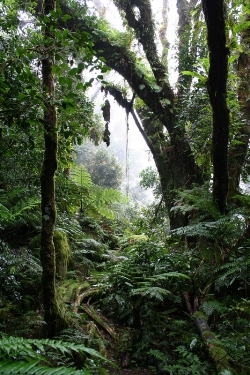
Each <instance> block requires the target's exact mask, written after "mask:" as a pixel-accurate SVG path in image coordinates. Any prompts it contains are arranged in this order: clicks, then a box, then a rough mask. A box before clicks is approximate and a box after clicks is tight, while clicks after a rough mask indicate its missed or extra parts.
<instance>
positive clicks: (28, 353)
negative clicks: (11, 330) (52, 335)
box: [0, 336, 113, 375]
mask: <svg viewBox="0 0 250 375" xmlns="http://www.w3.org/2000/svg"><path fill="white" fill-rule="evenodd" d="M51 351H54V352H58V353H60V354H61V356H60V358H62V357H67V356H68V357H72V355H73V353H77V354H80V355H85V356H90V357H91V358H95V359H97V360H102V361H107V362H109V363H110V364H112V365H113V363H112V362H110V361H109V360H107V359H106V358H104V357H103V356H102V355H101V354H100V353H98V352H97V351H96V350H94V349H92V348H88V347H86V346H85V345H83V344H75V343H72V342H67V341H62V340H50V339H41V340H38V339H25V338H23V337H12V336H10V337H2V338H1V339H0V357H1V359H2V360H1V361H0V373H1V374H3V375H5V374H6V375H7V374H13V375H14V374H27V375H31V374H32V375H38V374H39V375H54V374H55V375H59V374H64V375H68V374H69V375H71V374H72V375H73V374H74V375H75V374H78V375H87V374H91V372H89V371H88V370H87V369H83V370H81V371H77V370H76V369H75V368H74V369H72V368H67V367H57V368H52V367H49V364H50V363H49V360H48V358H49V357H50V352H51ZM13 359H14V360H13ZM41 362H43V363H47V366H41Z"/></svg>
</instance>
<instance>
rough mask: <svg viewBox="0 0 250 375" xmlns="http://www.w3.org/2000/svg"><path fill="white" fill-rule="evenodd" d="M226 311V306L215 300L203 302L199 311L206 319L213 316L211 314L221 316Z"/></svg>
mask: <svg viewBox="0 0 250 375" xmlns="http://www.w3.org/2000/svg"><path fill="white" fill-rule="evenodd" d="M226 309H227V308H226V306H225V305H224V304H223V303H221V302H219V301H217V300H211V301H204V302H203V303H202V304H201V310H202V311H203V312H204V314H205V315H206V316H207V317H209V316H210V315H211V314H213V312H218V313H220V314H223V313H224V312H225V311H226Z"/></svg>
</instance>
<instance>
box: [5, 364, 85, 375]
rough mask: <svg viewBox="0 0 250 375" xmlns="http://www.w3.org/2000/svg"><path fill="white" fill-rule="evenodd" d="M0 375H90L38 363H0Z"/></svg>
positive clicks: (83, 371)
mask: <svg viewBox="0 0 250 375" xmlns="http://www.w3.org/2000/svg"><path fill="white" fill-rule="evenodd" d="M0 374H1V375H19V374H20V375H21V374H22V375H91V372H89V371H88V370H76V369H75V368H67V367H57V368H51V367H48V366H42V365H40V364H39V361H31V362H23V361H17V362H15V361H12V362H11V363H10V362H8V361H0Z"/></svg>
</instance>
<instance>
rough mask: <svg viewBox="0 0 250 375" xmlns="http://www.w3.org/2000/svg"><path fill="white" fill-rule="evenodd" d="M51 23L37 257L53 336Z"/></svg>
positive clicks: (51, 3) (49, 5)
mask: <svg viewBox="0 0 250 375" xmlns="http://www.w3.org/2000/svg"><path fill="white" fill-rule="evenodd" d="M55 7H56V3H55V0H45V1H44V15H45V16H46V15H48V14H49V13H50V11H51V10H55ZM50 26H51V25H50V23H49V22H47V23H46V21H45V31H44V45H45V49H47V51H53V52H50V53H49V52H47V54H48V56H46V57H45V58H44V59H43V60H42V80H43V94H44V106H45V109H44V142H45V151H44V160H43V165H42V171H41V178H40V179H41V196H42V202H41V209H42V230H41V251H40V258H41V263H42V268H43V273H42V288H43V307H44V320H45V322H46V328H45V331H46V332H45V336H48V337H50V338H51V337H53V336H55V335H56V334H58V332H59V331H60V329H61V328H62V326H64V323H65V322H64V320H63V319H62V317H61V314H60V311H59V307H58V305H57V300H56V288H55V274H56V263H55V248H54V242H53V235H54V226H55V220H56V207H55V181H54V175H55V171H56V169H57V129H56V126H57V118H56V107H55V104H54V76H53V72H52V68H53V64H54V42H53V35H52V33H51V31H50Z"/></svg>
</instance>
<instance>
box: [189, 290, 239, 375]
mask: <svg viewBox="0 0 250 375" xmlns="http://www.w3.org/2000/svg"><path fill="white" fill-rule="evenodd" d="M183 297H184V300H185V302H186V306H187V309H188V311H189V314H190V316H191V317H192V318H193V319H194V322H195V325H196V328H197V331H198V333H199V335H200V337H201V339H202V340H203V341H204V343H205V344H206V346H207V348H208V354H209V357H210V358H211V360H212V361H213V362H214V364H215V367H216V370H217V371H218V374H219V373H221V371H222V370H224V371H225V370H228V371H231V370H232V366H231V363H232V358H231V357H230V356H229V355H228V354H227V352H226V351H225V349H223V348H222V347H221V346H220V345H219V344H218V342H217V341H218V340H216V337H215V335H214V333H213V332H212V331H211V329H210V327H209V325H208V323H207V320H206V317H205V316H204V314H203V312H202V311H199V310H198V298H197V297H196V298H195V299H194V304H193V306H192V303H191V299H190V296H189V294H188V293H184V295H183Z"/></svg>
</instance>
